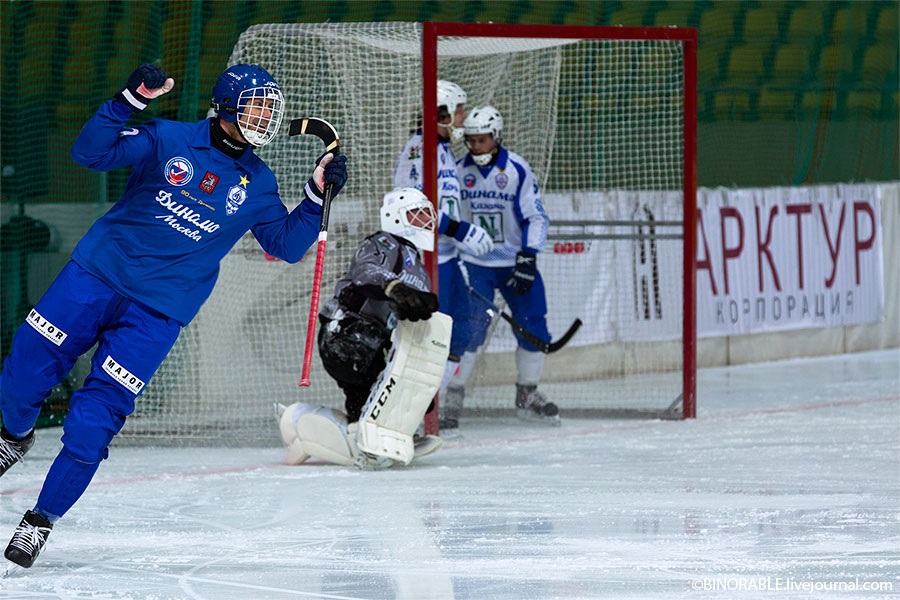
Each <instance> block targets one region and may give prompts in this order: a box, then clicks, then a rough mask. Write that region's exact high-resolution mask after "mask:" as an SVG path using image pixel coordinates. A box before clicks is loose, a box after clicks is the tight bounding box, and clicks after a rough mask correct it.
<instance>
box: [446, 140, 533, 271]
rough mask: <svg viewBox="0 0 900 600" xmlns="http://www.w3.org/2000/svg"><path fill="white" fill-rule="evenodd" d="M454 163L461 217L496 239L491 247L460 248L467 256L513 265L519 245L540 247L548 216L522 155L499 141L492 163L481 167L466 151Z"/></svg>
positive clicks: (483, 262) (479, 261)
mask: <svg viewBox="0 0 900 600" xmlns="http://www.w3.org/2000/svg"><path fill="white" fill-rule="evenodd" d="M457 167H458V170H459V178H460V182H461V183H462V185H461V186H460V187H461V196H460V198H461V200H462V204H463V211H464V214H463V218H464V219H465V220H467V221H470V222H472V223H475V224H476V225H480V226H481V227H482V228H484V229H485V230H487V232H488V233H490V234H491V237H492V238H493V240H494V249H493V250H492V251H490V252H488V253H486V254H482V255H481V256H471V255H469V254H463V255H462V258H463V260H464V261H465V262H468V263H472V264H476V265H480V266H483V267H512V266H515V264H516V254H517V253H518V252H519V251H521V250H523V249H529V250H531V251H532V252H535V253H537V252H540V251H541V250H543V248H544V245H545V244H546V242H547V228H548V227H549V226H550V218H549V217H548V216H547V213H546V212H544V206H543V204H542V203H541V191H540V189H539V187H538V183H537V177H535V175H534V172H533V171H532V170H531V167H530V166H529V165H528V163H527V162H526V161H525V159H524V158H522V157H521V156H519V155H518V154H516V153H515V152H510V151H508V150H506V148H503V147H502V146H501V147H500V150H499V152H498V153H497V160H496V161H495V162H494V163H493V164H492V165H489V166H487V167H479V166H478V165H477V164H475V161H473V160H472V156H471V155H470V154H466V156H465V157H463V158H462V159H460V160H459V161H458V162H457ZM470 213H471V214H470Z"/></svg>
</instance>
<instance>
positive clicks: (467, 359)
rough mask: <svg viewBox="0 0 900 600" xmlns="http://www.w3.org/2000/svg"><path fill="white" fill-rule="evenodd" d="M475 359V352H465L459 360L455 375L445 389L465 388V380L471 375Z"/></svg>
mask: <svg viewBox="0 0 900 600" xmlns="http://www.w3.org/2000/svg"><path fill="white" fill-rule="evenodd" d="M476 358H478V354H476V353H475V352H466V353H465V354H463V355H462V358H460V359H459V371H457V373H456V375H454V376H453V377H452V378H450V384H449V385H448V386H447V387H455V388H461V387H465V385H466V380H467V379H468V378H469V375H470V374H471V373H472V369H474V368H475V359H476Z"/></svg>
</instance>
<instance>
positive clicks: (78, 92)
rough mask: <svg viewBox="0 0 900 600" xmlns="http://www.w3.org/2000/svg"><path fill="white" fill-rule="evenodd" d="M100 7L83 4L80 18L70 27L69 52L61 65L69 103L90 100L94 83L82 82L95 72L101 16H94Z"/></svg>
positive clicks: (92, 81)
mask: <svg viewBox="0 0 900 600" xmlns="http://www.w3.org/2000/svg"><path fill="white" fill-rule="evenodd" d="M100 6H102V5H96V4H85V5H84V6H83V7H82V8H83V9H84V10H83V11H82V14H81V16H79V17H78V18H77V19H75V20H74V21H72V22H71V23H70V24H69V42H68V52H66V56H65V61H66V62H65V64H64V65H63V81H62V83H63V95H64V96H66V97H67V98H68V99H70V100H76V99H77V100H82V99H86V98H89V97H90V96H91V94H92V93H93V87H94V85H95V84H94V80H93V79H91V81H90V82H86V81H85V74H86V73H91V74H95V73H97V72H98V68H97V62H96V61H97V60H100V59H101V57H100V42H101V41H102V40H101V37H100V35H99V31H98V28H97V23H98V21H100V20H102V19H103V14H102V13H101V14H97V13H98V11H97V10H91V9H96V8H97V7H100Z"/></svg>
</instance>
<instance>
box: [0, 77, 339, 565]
mask: <svg viewBox="0 0 900 600" xmlns="http://www.w3.org/2000/svg"><path fill="white" fill-rule="evenodd" d="M174 84H175V82H174V80H172V79H171V78H169V77H167V76H166V74H165V72H164V71H163V70H162V69H161V68H159V67H157V66H154V65H151V64H144V65H141V66H140V67H138V69H136V70H135V71H134V73H132V74H131V76H130V77H129V78H128V81H127V83H126V85H125V86H124V87H123V88H122V89H121V90H120V91H119V92H117V93H116V95H115V98H114V99H112V100H109V101H107V102H106V103H104V104H103V105H102V106H101V107H100V109H99V110H98V111H97V113H96V114H95V115H94V116H93V117H91V118H90V120H88V122H87V124H86V125H85V126H84V128H83V129H82V131H81V134H80V135H79V136H78V139H77V140H76V141H75V144H74V146H73V147H72V158H73V159H74V160H75V161H76V162H77V163H79V164H80V165H82V166H85V167H87V168H89V169H92V170H95V171H109V170H111V169H115V168H118V167H123V166H125V165H132V173H131V177H130V178H129V180H128V183H127V185H126V187H125V193H124V194H123V196H122V198H121V199H120V200H119V201H118V202H117V203H116V204H115V205H113V206H112V208H110V209H109V211H107V213H106V214H105V215H103V216H102V217H100V218H99V219H98V220H97V221H96V222H95V223H94V225H93V226H92V227H91V228H90V230H89V231H88V232H87V233H86V234H85V236H84V237H83V238H82V239H81V241H80V242H79V243H78V245H77V246H76V247H75V250H74V252H73V253H72V260H71V261H70V262H69V263H68V264H67V265H66V266H65V267H64V268H63V270H62V272H61V273H60V274H59V275H58V276H57V278H56V279H55V280H54V282H53V283H52V284H51V285H50V288H49V289H48V290H47V292H46V293H45V294H44V295H43V297H41V299H40V300H39V301H38V303H37V305H36V306H35V307H34V309H32V310H31V312H30V314H29V315H28V317H27V319H26V322H25V324H23V325H22V326H21V327H20V328H19V330H18V331H17V332H16V335H15V338H14V340H13V346H12V351H11V353H10V355H9V356H8V357H7V358H6V360H5V362H4V364H3V372H2V374H0V412H2V417H3V428H2V431H0V475H2V474H3V473H5V472H6V471H7V470H8V469H9V468H10V467H11V466H12V465H13V464H14V463H15V462H17V461H18V460H19V459H20V458H21V457H22V455H24V454H25V453H26V452H27V451H28V449H29V448H30V447H31V446H32V444H33V443H34V424H35V422H36V420H37V418H38V413H39V412H40V408H41V403H42V401H43V400H44V398H46V397H47V395H48V394H49V391H50V389H51V388H52V387H53V386H55V385H56V384H58V383H59V382H60V381H61V380H62V379H63V378H64V377H65V376H66V374H67V373H68V372H69V370H70V369H71V368H72V366H73V365H74V363H75V361H76V359H77V358H78V357H79V356H81V355H82V354H85V353H86V352H88V351H89V350H90V349H91V348H92V347H93V346H94V344H97V351H96V352H95V353H94V355H93V359H92V361H91V372H90V374H89V375H88V377H87V378H86V380H85V382H84V386H83V387H81V388H80V389H79V390H77V391H76V392H75V393H74V394H73V395H72V397H71V399H70V401H69V414H68V416H67V417H66V420H65V422H64V424H63V436H62V443H63V447H62V450H61V451H60V452H59V454H58V455H57V457H56V459H55V460H54V462H53V464H52V466H51V467H50V471H49V472H48V474H47V477H46V479H45V481H44V485H43V487H42V488H41V491H40V494H39V496H38V499H37V504H36V505H35V507H34V509H33V510H29V511H28V512H26V513H25V516H24V518H23V519H22V521H21V523H20V524H19V526H18V528H17V529H16V531H15V534H14V535H13V537H12V540H11V541H10V543H9V546H8V547H7V548H6V551H5V553H4V555H5V557H6V558H7V559H9V560H10V561H12V562H14V563H16V564H18V565H21V566H22V567H26V568H28V567H30V566H31V565H32V564H33V563H34V561H35V559H36V558H37V556H38V554H39V553H40V551H41V550H42V549H43V547H44V544H45V543H46V540H47V536H48V535H49V534H50V530H51V528H52V527H53V523H54V522H56V520H57V519H59V518H60V517H61V516H63V515H64V514H65V513H66V511H68V510H69V509H70V508H71V507H72V505H73V504H74V503H75V502H76V501H77V500H78V498H79V497H80V496H81V495H82V493H83V492H84V491H85V489H86V488H87V487H88V484H89V483H90V481H91V479H92V478H93V476H94V473H95V472H96V470H97V468H98V466H99V464H100V462H101V461H102V460H103V459H105V458H106V457H107V456H108V446H109V443H110V441H111V440H112V438H113V437H114V436H115V435H116V434H117V433H118V432H119V430H120V429H121V428H122V425H123V424H124V423H125V418H126V417H127V416H128V415H130V414H131V413H132V412H133V411H134V404H135V400H136V398H137V396H139V395H140V394H141V392H143V390H144V388H145V387H146V385H147V382H148V381H149V380H150V378H151V377H152V376H153V374H154V373H155V372H156V370H157V369H158V368H159V365H160V364H161V363H162V361H163V359H164V358H165V357H166V355H167V354H168V352H169V350H170V349H171V348H172V345H173V344H174V343H175V340H176V338H177V337H178V334H179V332H180V330H181V328H182V327H184V326H185V325H187V324H188V323H189V322H190V321H191V319H192V318H193V317H194V315H195V314H196V313H197V311H198V310H199V308H200V305H201V304H203V302H204V301H205V300H206V298H207V297H208V296H209V294H210V292H212V289H213V286H214V285H215V282H216V277H217V275H218V271H219V261H220V260H221V259H222V257H224V256H225V254H226V253H227V252H228V251H229V250H230V249H231V248H232V246H234V245H235V244H236V243H237V241H238V240H239V239H240V238H241V237H242V236H243V235H244V234H245V233H246V232H247V231H248V230H250V231H252V232H253V235H254V236H255V237H256V239H257V240H258V241H259V243H260V245H261V246H262V247H263V249H264V250H265V251H266V252H268V253H269V254H271V255H273V256H277V257H279V258H281V259H283V260H285V261H287V262H291V263H295V262H297V261H299V260H300V259H301V258H302V257H303V255H304V253H305V252H306V251H307V250H308V249H309V247H310V246H311V245H312V244H313V242H315V241H316V238H317V236H318V231H319V222H320V215H321V210H322V209H321V203H322V198H323V197H324V193H323V190H324V188H325V185H326V183H331V184H333V186H334V193H337V192H338V191H340V189H341V187H343V185H344V183H345V182H346V178H347V170H346V158H345V157H343V156H341V157H338V158H336V159H335V158H334V157H333V156H332V155H331V154H326V155H324V156H323V157H322V158H321V159H320V160H319V161H317V162H318V164H317V166H316V168H315V170H314V172H313V176H312V178H311V179H310V180H309V181H308V182H307V184H306V188H305V196H306V197H305V199H304V200H303V201H302V202H301V203H300V204H299V206H298V207H297V208H296V209H294V210H293V211H291V212H290V213H288V211H287V209H286V208H285V206H284V204H283V203H282V202H281V198H280V197H279V195H278V186H277V184H276V181H275V176H274V175H273V173H272V171H270V170H269V168H268V167H267V166H266V165H265V163H263V161H262V160H260V159H259V158H258V157H257V156H256V155H255V154H254V152H253V149H252V148H251V147H250V146H262V145H264V144H266V143H268V142H269V141H271V140H272V138H273V137H274V136H275V133H276V132H277V131H278V127H279V125H280V123H281V118H282V115H283V109H284V100H283V98H282V95H281V92H280V91H279V89H278V84H277V83H276V82H275V80H274V79H273V78H272V77H271V76H270V75H269V73H267V72H266V71H265V70H264V69H262V68H260V67H258V66H255V65H246V64H242V65H236V66H233V67H230V68H229V69H227V70H226V71H225V72H224V73H222V75H221V76H219V78H218V80H217V81H216V84H215V87H214V88H213V94H212V102H211V106H212V108H214V109H215V111H216V113H217V117H214V118H211V119H206V120H203V121H200V122H199V123H180V122H175V121H166V120H162V119H154V120H151V121H149V122H147V123H145V124H143V125H140V126H137V127H126V125H127V123H128V120H129V118H130V117H131V115H132V114H133V113H135V112H139V111H141V110H143V109H144V108H146V107H147V104H148V103H149V102H150V101H151V100H153V99H154V98H156V97H158V96H161V95H162V94H165V93H166V92H168V91H170V90H171V89H172V87H173V86H174Z"/></svg>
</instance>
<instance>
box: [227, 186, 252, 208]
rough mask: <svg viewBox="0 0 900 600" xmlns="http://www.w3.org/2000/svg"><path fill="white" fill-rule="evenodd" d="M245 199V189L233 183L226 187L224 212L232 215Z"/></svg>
mask: <svg viewBox="0 0 900 600" xmlns="http://www.w3.org/2000/svg"><path fill="white" fill-rule="evenodd" d="M246 199H247V190H245V189H244V188H242V187H241V186H240V185H233V186H231V187H230V188H228V195H226V196H225V214H227V215H233V214H234V213H236V212H237V210H238V209H239V208H240V207H241V204H243V203H244V200H246Z"/></svg>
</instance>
